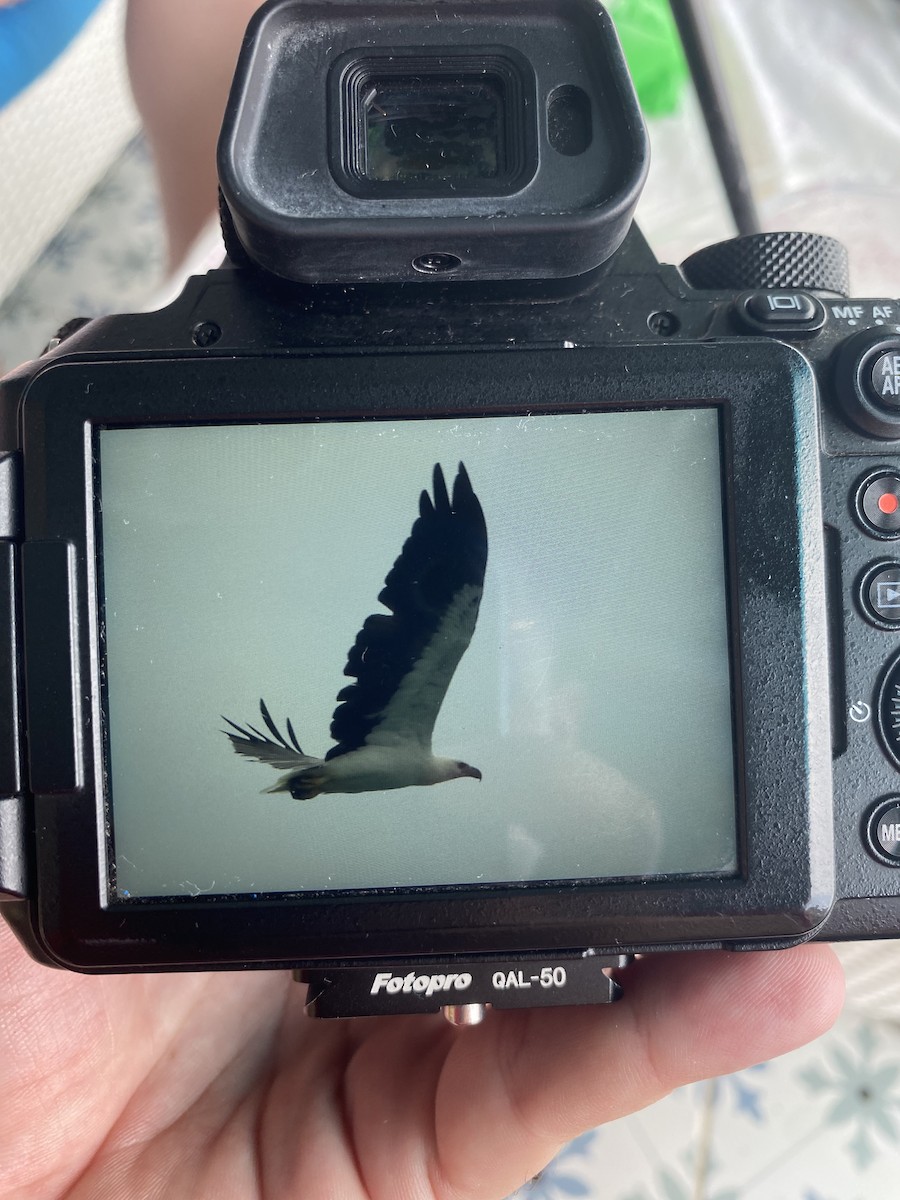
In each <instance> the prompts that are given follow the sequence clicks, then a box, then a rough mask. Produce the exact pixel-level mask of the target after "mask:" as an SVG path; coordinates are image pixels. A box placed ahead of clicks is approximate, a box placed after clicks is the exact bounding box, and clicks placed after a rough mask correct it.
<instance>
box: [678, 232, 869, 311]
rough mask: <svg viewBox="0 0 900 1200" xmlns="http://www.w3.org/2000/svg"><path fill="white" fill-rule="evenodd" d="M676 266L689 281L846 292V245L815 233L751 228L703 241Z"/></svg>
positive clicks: (727, 287) (714, 286)
mask: <svg viewBox="0 0 900 1200" xmlns="http://www.w3.org/2000/svg"><path fill="white" fill-rule="evenodd" d="M681 270H682V272H683V273H684V276H685V278H686V279H687V281H688V283H689V284H690V285H691V287H695V288H704V289H709V290H713V291H734V292H743V291H748V290H750V289H751V288H753V289H755V288H803V289H804V290H805V291H821V292H837V293H838V294H839V295H841V296H847V295H849V293H850V264H849V260H848V257H847V251H846V248H845V247H844V246H843V244H842V243H841V242H839V241H837V240H836V239H835V238H830V237H824V236H823V235H822V234H818V233H753V234H749V235H748V236H747V237H738V238H732V239H730V240H729V241H727V242H717V243H716V245H714V246H706V247H704V249H702V250H698V251H697V253H696V254H692V255H691V256H690V258H686V259H685V260H684V262H683V263H682V264H681Z"/></svg>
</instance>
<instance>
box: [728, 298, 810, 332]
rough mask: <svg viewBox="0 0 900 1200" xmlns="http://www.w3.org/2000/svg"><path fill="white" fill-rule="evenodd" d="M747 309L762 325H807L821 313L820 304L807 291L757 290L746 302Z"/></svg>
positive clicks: (780, 327)
mask: <svg viewBox="0 0 900 1200" xmlns="http://www.w3.org/2000/svg"><path fill="white" fill-rule="evenodd" d="M745 311H746V313H747V315H748V316H749V317H752V318H753V320H754V321H759V323H760V324H761V325H776V326H778V328H779V329H783V328H785V327H786V326H790V325H805V324H806V323H807V321H814V320H815V319H816V317H817V316H819V313H820V306H819V304H818V303H817V302H816V301H815V300H814V299H813V298H812V296H809V295H807V293H806V292H755V293H754V294H753V295H752V296H749V297H748V299H747V301H746V303H745Z"/></svg>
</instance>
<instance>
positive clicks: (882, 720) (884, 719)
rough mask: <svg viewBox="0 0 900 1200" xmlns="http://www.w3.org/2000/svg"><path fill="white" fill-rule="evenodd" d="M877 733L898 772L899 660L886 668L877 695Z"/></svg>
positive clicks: (899, 732)
mask: <svg viewBox="0 0 900 1200" xmlns="http://www.w3.org/2000/svg"><path fill="white" fill-rule="evenodd" d="M878 733H879V735H880V736H881V741H882V744H883V746H884V748H885V750H886V751H887V755H888V757H889V758H890V760H891V762H892V763H893V765H894V766H895V767H896V768H897V770H898V771H900V658H895V659H894V661H893V662H892V663H891V664H890V666H889V667H888V669H887V673H886V674H885V677H884V679H883V680H882V684H881V689H880V690H879V693H878Z"/></svg>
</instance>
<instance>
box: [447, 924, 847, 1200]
mask: <svg viewBox="0 0 900 1200" xmlns="http://www.w3.org/2000/svg"><path fill="white" fill-rule="evenodd" d="M621 982H622V985H623V988H624V996H623V999H622V1000H621V1001H619V1002H618V1003H617V1004H615V1005H612V1006H611V1007H608V1008H607V1007H597V1008H553V1009H537V1010H531V1011H527V1012H515V1013H510V1012H507V1013H501V1012H495V1013H492V1014H491V1015H490V1017H489V1019H488V1020H487V1021H486V1022H485V1023H484V1025H482V1026H480V1027H478V1028H477V1029H472V1030H469V1031H465V1032H464V1034H463V1036H460V1037H459V1038H458V1039H457V1041H456V1044H455V1045H454V1048H453V1051H452V1053H451V1055H450V1057H449V1058H448V1062H447V1066H446V1069H445V1072H444V1075H443V1077H442V1080H441V1086H440V1089H439V1092H438V1097H437V1101H438V1109H437V1122H438V1123H437V1152H438V1157H439V1164H440V1170H441V1172H442V1173H443V1177H444V1178H445V1179H446V1180H447V1183H448V1193H449V1194H453V1195H461V1196H465V1197H470V1196H471V1197H473V1198H475V1197H485V1198H487V1197H496V1196H501V1195H506V1194H508V1193H509V1192H511V1191H512V1190H513V1189H514V1188H515V1187H516V1186H518V1185H519V1184H520V1183H521V1182H522V1180H523V1178H527V1177H528V1176H529V1175H532V1174H534V1173H535V1172H537V1171H538V1170H540V1169H541V1168H542V1167H543V1166H544V1165H545V1164H546V1163H547V1162H548V1161H549V1159H551V1158H552V1157H553V1155H554V1154H555V1153H556V1152H557V1151H558V1149H559V1147H560V1146H561V1145H563V1144H564V1143H565V1142H567V1141H569V1140H570V1139H571V1138H573V1137H575V1136H577V1135H578V1134H579V1133H582V1132H583V1131H584V1130H585V1129H589V1128H592V1127H593V1126H595V1125H599V1124H602V1123H603V1122H605V1121H610V1120H613V1119H615V1118H616V1117H619V1116H622V1115H624V1114H626V1113H630V1112H633V1111H635V1110H637V1109H640V1108H643V1107H645V1106H646V1105H648V1104H651V1103H653V1102H654V1101H655V1100H658V1099H660V1098H661V1097H662V1096H664V1095H666V1094H667V1093H668V1092H670V1091H671V1090H672V1089H673V1088H675V1087H678V1086H679V1085H681V1084H684V1083H688V1082H692V1081H694V1080H698V1079H706V1078H709V1077H711V1076H715V1075H721V1074H725V1073H729V1072H732V1071H736V1070H740V1069H741V1068H743V1067H747V1066H750V1065H753V1064H755V1063H757V1062H761V1061H763V1060H765V1059H768V1058H772V1057H774V1056H776V1055H779V1054H783V1053H785V1052H786V1051H788V1050H791V1049H793V1048H795V1047H796V1046H800V1045H802V1044H803V1043H805V1042H807V1041H811V1040H812V1039H813V1038H815V1037H818V1036H819V1034H821V1033H823V1032H824V1031H825V1030H826V1029H828V1028H829V1027H830V1025H831V1024H832V1022H833V1021H834V1020H835V1018H836V1017H837V1015H838V1012H839V1011H840V1006H841V1001H842V998H843V980H842V976H841V973H840V968H839V966H838V963H837V960H836V958H835V956H834V955H833V953H832V952H831V950H830V949H829V948H828V947H824V946H803V947H799V948H797V949H795V950H783V951H778V952H774V953H772V952H770V953H762V952H760V953H755V954H746V955H744V954H733V953H728V952H724V951H723V952H716V953H693V954H661V955H650V956H648V957H646V958H644V959H641V960H639V961H638V962H636V963H634V964H633V965H632V966H631V967H629V968H628V969H627V970H626V971H624V972H622V973H621Z"/></svg>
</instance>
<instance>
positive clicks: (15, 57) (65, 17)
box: [0, 0, 100, 108]
mask: <svg viewBox="0 0 900 1200" xmlns="http://www.w3.org/2000/svg"><path fill="white" fill-rule="evenodd" d="M99 3H100V0H20V3H18V4H14V5H13V6H12V8H2V9H0V108H2V107H3V106H4V104H8V103H9V101H10V100H12V98H13V96H15V95H17V94H18V93H19V92H21V91H22V89H23V88H26V87H27V86H28V85H29V83H31V82H32V80H34V79H36V78H37V77H38V75H40V74H41V72H42V71H45V70H46V69H47V67H49V66H50V64H51V63H52V62H53V60H54V59H55V58H56V57H57V55H58V54H60V53H61V52H62V51H63V50H65V48H66V46H68V44H69V42H71V40H72V38H73V37H74V36H75V35H76V33H78V31H79V30H80V29H81V27H82V25H83V24H84V23H85V21H86V20H87V19H88V17H89V16H90V15H91V13H92V12H93V11H94V9H95V8H96V7H97V6H98V4H99Z"/></svg>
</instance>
